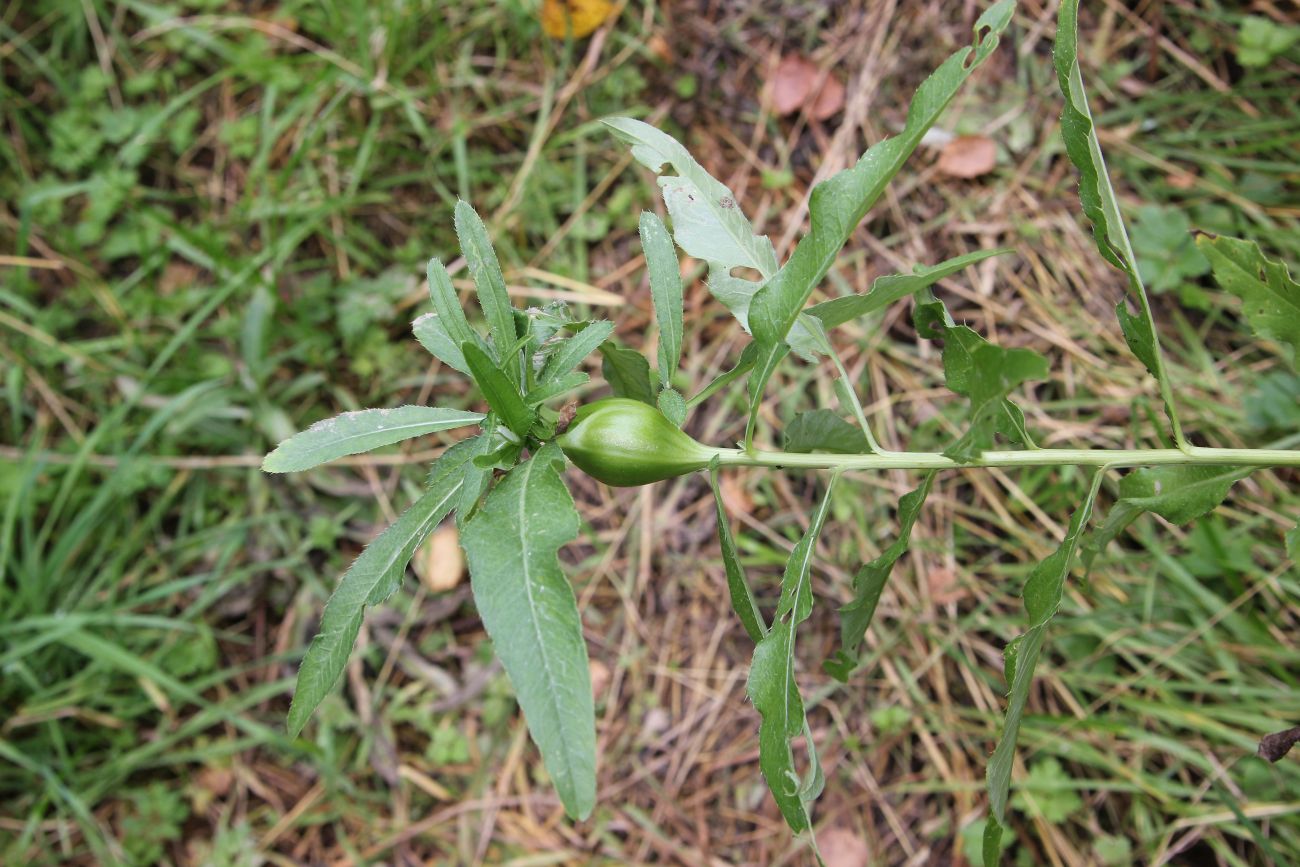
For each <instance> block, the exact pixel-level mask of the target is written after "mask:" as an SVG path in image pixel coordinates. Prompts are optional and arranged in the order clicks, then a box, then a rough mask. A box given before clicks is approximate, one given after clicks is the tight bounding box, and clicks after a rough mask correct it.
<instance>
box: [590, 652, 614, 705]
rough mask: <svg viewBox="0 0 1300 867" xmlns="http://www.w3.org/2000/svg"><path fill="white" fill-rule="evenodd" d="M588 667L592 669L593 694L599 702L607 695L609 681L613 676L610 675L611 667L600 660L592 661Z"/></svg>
mask: <svg viewBox="0 0 1300 867" xmlns="http://www.w3.org/2000/svg"><path fill="white" fill-rule="evenodd" d="M588 665H589V667H590V668H591V694H592V696H594V697H595V699H596V700H597V701H600V699H601V697H602V696H603V695H604V694H605V690H607V689H609V681H610V678H611V677H612V674H611V673H610V670H609V666H608V665H606V664H605V663H603V662H601V661H600V660H599V659H593V660H591V662H590V663H588Z"/></svg>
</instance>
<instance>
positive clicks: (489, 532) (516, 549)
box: [461, 444, 596, 819]
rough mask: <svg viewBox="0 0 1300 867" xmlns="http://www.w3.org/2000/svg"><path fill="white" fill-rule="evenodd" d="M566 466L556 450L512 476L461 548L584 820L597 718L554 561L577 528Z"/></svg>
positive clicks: (506, 658) (567, 798)
mask: <svg viewBox="0 0 1300 867" xmlns="http://www.w3.org/2000/svg"><path fill="white" fill-rule="evenodd" d="M563 466H564V457H563V455H562V454H561V453H560V450H559V447H558V446H556V445H554V444H550V445H547V446H544V447H543V448H542V449H541V450H540V451H539V452H538V453H537V454H536V455H534V456H533V458H532V459H531V460H529V461H527V462H525V463H523V464H520V465H519V466H517V467H515V468H514V469H513V470H511V471H510V472H509V473H508V474H507V475H506V476H505V478H504V479H502V480H501V482H500V483H498V484H497V486H496V487H495V488H493V489H492V492H491V493H490V494H488V496H487V499H485V500H484V501H483V505H482V506H480V507H479V510H478V513H477V514H476V515H475V516H474V517H473V518H471V519H470V520H468V521H467V522H465V526H464V528H463V530H462V535H461V540H462V543H463V545H464V547H465V553H466V555H467V557H468V559H469V569H470V581H471V587H472V589H473V593H474V602H475V604H476V605H477V606H478V610H479V615H480V616H481V617H482V618H483V626H484V628H485V629H486V630H487V633H488V636H489V637H490V638H491V639H492V644H493V647H494V648H495V650H496V653H497V656H498V657H500V659H501V663H502V665H503V666H505V670H506V674H508V675H509V676H510V682H511V683H512V684H513V685H514V688H515V693H516V695H518V697H519V706H520V707H521V708H523V711H524V719H525V720H526V721H527V723H528V731H529V733H530V734H531V735H532V738H533V742H534V743H536V744H537V748H538V750H539V752H540V753H541V755H542V761H543V762H545V764H546V770H547V772H548V773H549V774H550V776H551V779H552V780H553V781H554V783H555V788H556V791H557V792H558V793H559V795H560V800H561V802H562V803H563V804H564V809H565V811H566V812H567V813H568V814H569V815H570V816H572V817H574V818H576V819H585V818H586V817H587V816H589V815H591V811H592V808H593V807H594V806H595V803H596V714H595V707H594V705H593V702H592V692H591V675H590V673H589V672H590V669H589V668H588V663H587V645H586V643H585V642H584V640H583V635H582V622H581V619H580V618H579V616H578V605H577V601H576V600H575V599H574V596H573V589H572V588H571V587H570V586H569V582H568V580H567V579H566V578H565V577H564V573H563V571H562V570H561V569H560V562H559V558H558V557H557V552H558V551H559V549H560V547H561V546H562V545H564V544H565V543H566V542H568V541H570V540H572V539H574V538H575V537H576V536H577V535H578V528H579V526H580V521H579V519H578V512H577V509H575V508H574V505H573V498H572V497H570V496H569V492H568V489H566V488H565V486H564V482H563V480H562V479H561V478H560V470H561V469H562V468H563Z"/></svg>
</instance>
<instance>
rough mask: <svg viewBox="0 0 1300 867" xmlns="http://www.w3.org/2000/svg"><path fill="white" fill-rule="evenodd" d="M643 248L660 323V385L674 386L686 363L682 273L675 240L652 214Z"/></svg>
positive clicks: (645, 219)
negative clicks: (676, 377)
mask: <svg viewBox="0 0 1300 867" xmlns="http://www.w3.org/2000/svg"><path fill="white" fill-rule="evenodd" d="M640 232H641V248H642V250H644V251H645V263H646V270H647V271H648V272H649V274H650V295H651V297H652V298H653V300H654V307H655V321H657V322H658V323H659V381H660V382H662V383H664V384H665V385H666V384H667V383H670V382H672V379H673V374H674V373H676V372H677V365H678V364H679V363H680V362H681V359H682V273H681V270H680V265H679V264H678V262H677V251H676V250H675V249H674V248H673V239H672V238H671V237H669V235H668V230H667V229H666V228H664V224H663V222H662V221H661V220H660V219H659V217H657V216H656V215H654V214H652V213H650V212H649V211H646V212H643V213H642V214H641V226H640Z"/></svg>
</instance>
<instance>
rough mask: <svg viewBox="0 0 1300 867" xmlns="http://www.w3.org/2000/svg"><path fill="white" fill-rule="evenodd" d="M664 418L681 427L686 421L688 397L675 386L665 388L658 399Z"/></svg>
mask: <svg viewBox="0 0 1300 867" xmlns="http://www.w3.org/2000/svg"><path fill="white" fill-rule="evenodd" d="M656 402H657V403H658V405H659V411H660V412H661V413H663V414H664V418H666V419H668V420H669V421H670V422H672V423H673V424H675V425H677V426H678V427H681V426H682V425H683V424H684V423H685V422H686V398H684V397H682V393H681V392H680V391H678V390H677V389H675V388H664V389H662V390H661V391H660V392H659V397H658V399H657V401H656Z"/></svg>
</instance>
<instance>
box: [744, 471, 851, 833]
mask: <svg viewBox="0 0 1300 867" xmlns="http://www.w3.org/2000/svg"><path fill="white" fill-rule="evenodd" d="M837 478H838V476H835V475H833V476H831V479H830V482H829V483H828V484H827V486H826V493H825V494H824V495H823V496H822V501H821V504H820V505H819V506H818V507H817V511H816V512H815V513H814V514H813V517H812V521H811V522H810V524H809V527H808V532H807V533H805V534H804V536H803V538H802V539H800V540H799V543H798V544H797V545H796V546H795V548H794V551H793V552H792V553H791V555H790V560H789V562H787V563H786V567H785V574H784V576H783V577H782V579H781V599H780V602H778V603H777V608H776V616H775V618H774V619H773V622H772V628H771V630H770V631H769V632H768V633H767V635H766V637H764V638H763V640H762V641H760V642H758V644H757V646H756V647H755V648H754V661H753V663H752V664H751V665H750V668H749V683H748V686H747V691H748V693H749V697H750V700H751V701H753V702H754V708H755V709H756V710H757V711H758V712H759V714H760V715H761V716H762V723H761V725H760V727H759V732H758V762H759V767H760V768H762V771H763V777H764V779H766V780H767V787H768V789H770V790H771V792H772V797H773V798H774V799H775V800H776V803H777V806H779V807H780V808H781V815H782V816H784V817H785V821H786V824H788V825H789V826H790V828H791V829H792V830H794V831H796V832H798V831H804V830H808V829H810V828H811V827H812V820H811V817H810V807H811V801H812V799H813V798H815V795H813V794H812V793H813V792H814V791H815V790H816V788H817V784H816V779H815V777H816V776H817V774H815V773H814V774H812V775H810V777H809V778H808V779H807V780H804V781H800V778H799V775H798V774H797V773H796V771H795V767H794V755H793V753H792V751H791V749H790V742H791V740H793V739H794V738H795V737H797V736H798V735H799V734H800V733H801V732H803V731H805V726H806V718H805V715H804V705H803V698H802V696H800V694H799V686H798V684H797V683H796V682H795V676H794V646H795V628H796V627H797V626H798V625H799V624H800V623H802V622H803V621H805V620H807V619H808V616H809V615H810V614H811V613H812V606H813V597H812V582H811V578H812V574H811V570H812V557H813V549H814V548H815V547H816V544H817V537H818V536H819V535H820V534H821V529H822V525H823V524H824V523H825V521H826V512H827V510H828V509H829V508H830V500H831V493H832V491H833V490H834V488H835V481H836V479H837ZM810 740H811V739H810ZM811 749H812V744H811V743H810V744H809V750H810V752H811ZM810 795H811V797H810Z"/></svg>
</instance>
